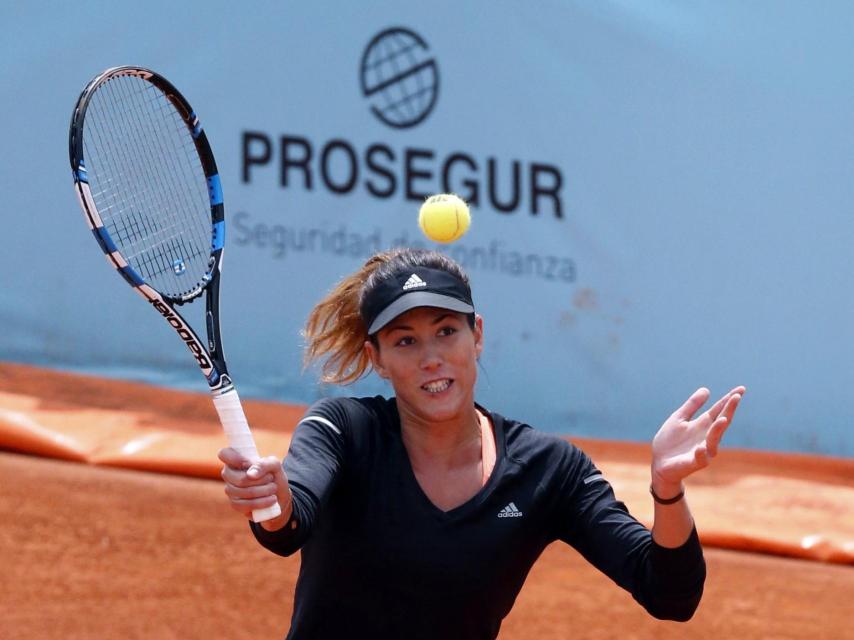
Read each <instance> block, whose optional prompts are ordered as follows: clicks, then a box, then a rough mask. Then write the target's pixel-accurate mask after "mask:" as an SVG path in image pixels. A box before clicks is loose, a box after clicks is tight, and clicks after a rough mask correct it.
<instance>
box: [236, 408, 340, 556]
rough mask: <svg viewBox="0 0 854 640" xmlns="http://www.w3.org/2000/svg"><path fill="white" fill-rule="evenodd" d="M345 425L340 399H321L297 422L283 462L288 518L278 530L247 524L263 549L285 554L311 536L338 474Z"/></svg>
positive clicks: (297, 547) (292, 551) (298, 546)
mask: <svg viewBox="0 0 854 640" xmlns="http://www.w3.org/2000/svg"><path fill="white" fill-rule="evenodd" d="M348 426H349V418H348V415H347V412H346V410H345V408H344V406H343V402H342V401H340V400H338V401H336V400H321V401H320V402H318V403H316V404H315V405H313V406H312V407H311V408H310V409H309V410H308V411H307V412H306V414H305V416H304V417H303V418H302V420H301V421H300V422H299V424H298V425H297V428H296V430H295V431H294V435H293V438H292V439H291V444H290V447H289V449H288V455H287V456H286V457H285V460H284V463H283V464H284V468H285V473H286V474H287V476H288V485H289V486H290V489H291V494H292V496H293V513H292V515H291V519H290V520H289V521H288V523H287V524H286V525H285V526H284V527H283V528H281V529H279V530H278V531H267V530H266V529H264V528H263V527H261V526H260V525H258V524H256V523H254V522H253V523H250V526H251V528H252V532H253V533H254V534H255V538H256V539H257V540H258V542H259V543H260V544H261V545H262V546H264V547H265V548H266V549H269V550H270V551H272V552H273V553H276V554H278V555H282V556H289V555H291V554H292V553H294V552H295V551H297V550H298V549H299V548H300V547H302V545H303V543H304V542H305V541H306V540H307V539H308V537H309V536H310V535H311V532H312V529H313V528H314V524H315V522H316V521H317V518H318V517H319V515H320V513H321V512H322V510H323V507H324V505H325V504H326V503H327V502H328V500H329V496H330V495H331V494H332V491H333V490H334V488H335V484H336V482H337V480H338V478H339V476H340V474H341V469H342V467H343V465H344V460H345V449H346V442H345V431H346V430H347V428H348Z"/></svg>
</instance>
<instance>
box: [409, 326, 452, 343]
mask: <svg viewBox="0 0 854 640" xmlns="http://www.w3.org/2000/svg"><path fill="white" fill-rule="evenodd" d="M456 332H457V329H456V328H455V327H448V326H446V327H441V328H440V329H439V330H438V331H437V332H436V335H438V336H442V337H445V336H450V335H453V334H455V333H456ZM411 344H415V337H414V336H403V337H402V338H401V339H400V340H398V341H397V342H395V343H394V346H396V347H406V346H409V345H411Z"/></svg>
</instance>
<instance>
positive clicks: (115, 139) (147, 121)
mask: <svg viewBox="0 0 854 640" xmlns="http://www.w3.org/2000/svg"><path fill="white" fill-rule="evenodd" d="M69 155H70V158H71V171H72V173H73V175H74V185H75V190H76V192H77V196H78V198H79V200H80V206H81V208H82V209H83V213H84V214H85V216H86V222H87V224H88V225H89V228H90V229H91V230H92V232H93V234H94V236H95V239H96V240H97V241H98V245H100V247H101V250H102V251H103V252H104V254H106V256H107V261H108V262H109V263H110V264H111V265H112V266H113V267H114V268H115V269H116V271H118V272H119V274H120V275H121V276H122V277H123V278H124V279H125V280H126V281H127V283H128V284H129V285H131V286H132V287H133V288H134V289H135V290H136V291H137V293H139V294H140V295H141V296H142V297H143V298H145V299H146V300H147V301H148V302H149V303H150V304H151V306H152V307H153V308H154V309H156V310H157V312H158V313H159V314H160V315H161V316H162V317H163V318H164V319H165V320H166V322H168V323H169V325H170V326H171V327H172V328H173V329H175V331H176V332H177V333H178V336H179V337H180V338H181V340H182V341H183V342H184V344H186V345H187V347H188V348H189V349H190V353H192V355H193V358H194V359H195V361H196V362H197V363H198V365H199V368H200V369H201V370H202V373H203V374H204V376H205V379H206V380H207V382H208V386H209V387H210V391H211V394H212V395H213V403H214V406H215V407H216V411H217V414H218V415H219V418H220V422H221V423H222V426H223V429H224V430H225V433H226V435H227V436H228V442H229V445H230V446H232V447H233V448H235V449H237V450H238V451H239V452H240V453H241V454H242V455H243V456H244V457H245V458H247V459H248V460H250V461H252V462H254V461H256V460H257V459H258V450H257V448H256V447H255V441H254V439H253V438H252V433H251V432H250V430H249V425H248V423H247V421H246V416H245V415H244V413H243V407H242V406H241V405H240V399H239V398H238V395H237V391H236V390H235V388H234V383H233V382H232V380H231V377H230V376H229V375H228V369H227V367H226V364H225V357H224V355H223V352H222V339H221V336H220V325H219V279H220V273H221V270H222V251H223V241H224V237H225V210H224V208H223V202H222V188H221V186H220V178H219V174H218V173H217V168H216V162H215V161H214V156H213V153H212V151H211V148H210V145H209V144H208V140H207V136H206V135H205V132H204V131H203V130H202V127H201V125H200V124H199V119H198V117H196V114H195V112H194V111H193V109H192V107H190V104H189V103H188V102H187V100H186V99H185V98H184V96H182V95H181V94H180V93H179V92H178V90H177V89H176V88H175V87H174V86H172V84H170V83H169V81H167V80H166V79H165V78H163V77H162V76H160V75H158V74H157V73H154V72H153V71H150V70H148V69H143V68H141V67H130V66H127V67H115V68H112V69H107V70H106V71H104V72H103V73H101V74H99V75H98V76H96V77H95V78H93V79H92V80H91V81H90V82H89V83H88V84H87V85H86V87H85V88H84V89H83V92H82V93H81V94H80V98H79V99H78V100H77V104H76V105H75V107H74V113H73V114H72V116H71V131H70V133H69ZM202 294H205V322H204V324H205V328H206V331H207V343H205V342H203V341H202V340H200V339H199V336H198V335H197V333H196V332H195V331H194V330H193V329H192V328H191V327H190V325H189V324H188V323H187V322H186V320H185V319H184V318H183V317H182V316H181V314H180V313H178V310H177V307H178V306H180V305H183V304H186V303H189V302H192V301H193V300H196V299H198V298H200V297H201V296H202ZM280 513H281V510H280V508H279V505H278V504H275V505H273V506H271V507H268V508H265V509H259V510H256V511H253V512H252V519H253V520H254V521H255V522H263V521H265V520H270V519H272V518H274V517H276V516H278V515H279V514H280Z"/></svg>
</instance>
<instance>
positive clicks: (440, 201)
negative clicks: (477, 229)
mask: <svg viewBox="0 0 854 640" xmlns="http://www.w3.org/2000/svg"><path fill="white" fill-rule="evenodd" d="M470 224H471V213H469V207H468V205H467V204H466V203H465V201H463V199H462V198H460V197H459V196H455V195H454V194H452V193H441V194H439V195H435V196H430V197H429V198H427V200H425V202H424V204H422V205H421V209H420V210H419V211H418V226H420V227H421V231H423V232H424V235H425V236H427V237H428V238H430V239H431V240H434V241H435V242H443V243H448V242H454V241H455V240H459V239H460V238H461V237H462V235H463V234H464V233H465V232H466V231H468V228H469V225H470Z"/></svg>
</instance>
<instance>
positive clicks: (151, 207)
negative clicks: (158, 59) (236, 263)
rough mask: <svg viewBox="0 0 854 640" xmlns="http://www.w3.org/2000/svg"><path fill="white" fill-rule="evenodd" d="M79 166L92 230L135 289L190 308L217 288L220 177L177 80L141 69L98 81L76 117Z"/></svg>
mask: <svg viewBox="0 0 854 640" xmlns="http://www.w3.org/2000/svg"><path fill="white" fill-rule="evenodd" d="M69 159H70V162H71V170H72V174H73V176H74V183H75V187H76V191H77V195H78V197H79V199H80V204H81V208H82V210H83V212H84V214H85V216H86V221H87V224H88V225H89V228H90V229H91V230H92V232H93V233H94V235H95V238H96V240H97V241H98V244H99V245H100V246H101V249H102V250H103V251H104V253H105V254H106V255H107V257H108V260H109V261H110V262H111V263H112V264H113V265H114V266H115V268H116V269H117V270H118V271H119V272H120V273H121V275H122V276H123V277H124V278H125V280H127V281H128V283H129V284H131V285H132V286H134V287H141V286H142V285H147V286H149V287H151V288H152V289H154V290H155V291H157V292H158V293H159V294H160V295H161V296H162V297H163V298H164V299H166V300H167V301H169V302H170V303H173V304H182V303H184V302H188V301H190V300H192V299H194V298H196V297H197V296H199V295H201V294H202V292H203V291H204V290H205V288H206V287H208V286H210V284H211V283H212V282H214V281H215V280H216V279H217V276H218V274H219V269H220V264H221V261H222V248H223V241H224V208H223V202H222V187H221V184H220V179H219V173H218V171H217V167H216V161H215V160H214V156H213V152H212V151H211V148H210V145H209V143H208V140H207V136H206V134H205V132H204V130H203V129H202V127H201V125H200V123H199V119H198V117H197V116H196V114H195V112H194V111H193V108H192V107H191V106H190V104H189V102H188V101H187V99H186V98H185V97H184V96H183V95H182V94H181V93H180V92H179V91H178V90H177V89H176V88H175V87H174V85H172V84H171V83H170V82H169V81H168V80H166V79H165V78H164V77H163V76H161V75H159V74H158V73H156V72H154V71H151V70H150V69H145V68H143V67H136V66H122V67H113V68H110V69H107V70H106V71H104V72H102V73H100V74H98V75H97V76H96V77H94V78H93V79H92V80H91V81H90V82H89V83H88V84H87V85H86V87H85V88H84V89H83V91H82V93H81V94H80V97H79V99H78V100H77V103H76V105H75V107H74V111H73V113H72V117H71V127H70V131H69Z"/></svg>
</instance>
